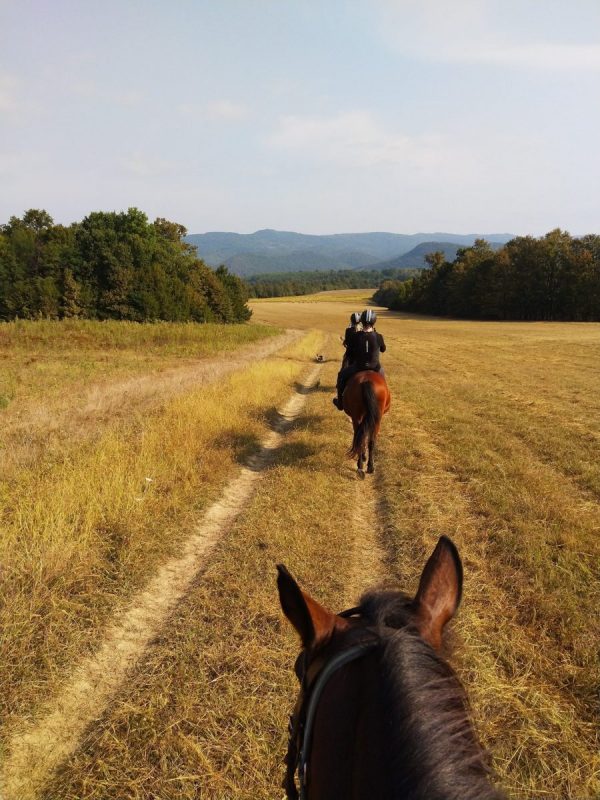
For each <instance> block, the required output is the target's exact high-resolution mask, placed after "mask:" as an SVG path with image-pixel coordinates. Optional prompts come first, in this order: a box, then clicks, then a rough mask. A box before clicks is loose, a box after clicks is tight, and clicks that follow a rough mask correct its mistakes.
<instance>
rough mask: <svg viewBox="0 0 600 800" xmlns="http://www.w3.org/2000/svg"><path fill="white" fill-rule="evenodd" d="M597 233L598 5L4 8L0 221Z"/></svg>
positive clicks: (132, 0)
mask: <svg viewBox="0 0 600 800" xmlns="http://www.w3.org/2000/svg"><path fill="white" fill-rule="evenodd" d="M130 206H136V207H138V208H140V209H142V210H143V211H145V212H146V213H147V214H148V217H149V218H150V219H151V220H152V219H154V218H155V217H166V218H167V219H170V220H172V221H175V222H179V223H180V224H182V225H184V226H185V227H186V228H187V229H188V231H189V232H190V233H202V232H205V231H214V230H220V231H237V232H240V233H249V232H252V231H254V230H258V229H261V228H275V229H279V230H294V231H300V232H303V233H342V232H360V231H391V232H395V233H416V232H439V231H446V232H454V233H474V232H477V233H513V234H532V235H541V234H543V233H545V232H547V231H548V230H551V229H553V228H556V227H560V228H563V229H565V230H568V231H570V232H571V233H572V234H574V235H577V234H583V233H600V0H452V2H448V0H365V1H364V2H363V1H362V0H344V2H338V1H337V0H316V1H315V2H313V0H218V2H216V0H211V1H210V2H205V1H204V0H169V1H168V2H167V0H143V1H142V0H103V2H101V3H100V2H92V1H91V0H0V224H2V223H4V222H6V221H7V220H8V218H9V217H10V216H12V215H16V216H21V215H22V213H23V212H24V211H25V210H26V209H28V208H44V209H46V210H47V211H48V212H49V213H50V214H51V216H52V217H53V218H54V221H55V222H60V223H63V224H69V223H71V222H74V221H77V220H81V219H82V218H83V217H85V216H86V215H87V214H88V213H90V212H91V211H98V210H103V211H112V210H124V209H127V208H128V207H130Z"/></svg>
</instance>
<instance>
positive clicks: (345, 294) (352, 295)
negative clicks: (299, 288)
mask: <svg viewBox="0 0 600 800" xmlns="http://www.w3.org/2000/svg"><path fill="white" fill-rule="evenodd" d="M374 291H375V288H371V289H368V288H367V289H329V290H327V291H324V292H316V293H315V294H303V295H290V296H288V297H261V298H253V299H252V300H250V301H249V305H250V307H251V308H252V309H253V311H254V312H256V309H257V308H259V307H260V305H261V304H262V303H275V304H277V303H331V302H335V303H338V302H340V301H342V302H344V303H355V304H358V305H359V306H366V305H368V304H369V300H370V298H371V296H372V294H373V292H374ZM355 310H358V309H355Z"/></svg>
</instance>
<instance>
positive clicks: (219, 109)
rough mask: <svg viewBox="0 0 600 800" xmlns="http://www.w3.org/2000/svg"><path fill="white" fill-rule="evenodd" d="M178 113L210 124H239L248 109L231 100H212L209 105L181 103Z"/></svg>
mask: <svg viewBox="0 0 600 800" xmlns="http://www.w3.org/2000/svg"><path fill="white" fill-rule="evenodd" d="M179 111H180V112H181V114H183V115H184V116H186V117H194V118H197V119H202V120H209V121H210V122H240V121H241V120H243V119H245V118H246V117H247V116H248V113H249V112H248V107H247V106H245V105H244V104H243V103H235V102H233V101H231V100H225V99H222V100H214V101H213V102H211V103H181V104H180V106H179Z"/></svg>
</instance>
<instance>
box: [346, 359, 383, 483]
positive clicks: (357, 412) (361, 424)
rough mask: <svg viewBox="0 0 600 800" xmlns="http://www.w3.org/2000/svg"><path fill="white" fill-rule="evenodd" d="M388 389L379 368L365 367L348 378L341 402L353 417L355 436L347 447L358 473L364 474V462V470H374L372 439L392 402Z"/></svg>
mask: <svg viewBox="0 0 600 800" xmlns="http://www.w3.org/2000/svg"><path fill="white" fill-rule="evenodd" d="M391 399H392V398H391V395H390V390H389V389H388V385H387V383H386V380H385V378H384V377H383V375H382V374H381V373H380V372H375V371H374V370H365V371H363V372H357V373H356V375H353V376H352V377H351V378H350V380H349V381H348V385H347V386H346V388H345V390H344V394H343V396H342V402H343V404H344V411H345V412H346V414H348V416H349V417H350V418H351V419H352V425H353V427H354V438H353V439H352V447H351V448H350V450H348V455H349V456H350V457H351V458H357V459H358V460H357V462H356V467H357V470H358V477H359V478H364V477H365V471H364V464H365V461H366V462H367V472H369V473H371V472H375V461H374V457H375V442H376V441H377V436H378V435H379V429H380V427H381V418H382V417H383V415H384V414H385V413H386V411H388V409H389V407H390V403H391Z"/></svg>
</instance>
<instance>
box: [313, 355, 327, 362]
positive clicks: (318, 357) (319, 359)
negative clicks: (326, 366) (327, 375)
mask: <svg viewBox="0 0 600 800" xmlns="http://www.w3.org/2000/svg"><path fill="white" fill-rule="evenodd" d="M315 361H316V362H317V364H322V363H323V362H324V361H325V358H324V357H323V356H322V355H321V353H317V355H316V356H315Z"/></svg>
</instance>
